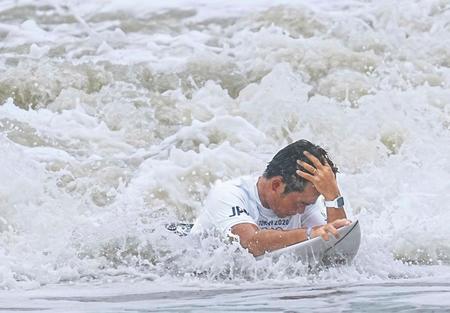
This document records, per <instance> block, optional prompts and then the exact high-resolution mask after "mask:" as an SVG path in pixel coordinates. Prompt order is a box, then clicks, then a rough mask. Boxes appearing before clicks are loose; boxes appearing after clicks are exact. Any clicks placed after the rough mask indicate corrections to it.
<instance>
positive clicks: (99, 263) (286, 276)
mask: <svg viewBox="0 0 450 313" xmlns="http://www.w3.org/2000/svg"><path fill="white" fill-rule="evenodd" d="M449 20H450V2H449V1H437V0H436V1H406V0H405V1H403V0H402V1H395V2H394V1H388V0H383V1H373V2H371V1H351V0H348V1H337V2H327V1H301V2H292V1H277V2H274V1H259V2H239V1H227V3H226V4H221V3H219V2H215V1H213V2H209V1H197V2H194V1H173V2H169V3H168V4H166V5H155V4H152V3H151V2H147V1H138V0H135V1H119V0H112V1H98V2H92V3H88V2H86V1H76V0H68V1H50V0H48V1H47V0H43V1H31V0H24V1H13V0H3V1H0V73H1V75H0V152H1V155H0V160H1V166H0V288H2V289H19V290H22V289H23V288H25V289H36V288H41V287H42V286H44V285H48V284H61V285H63V284H67V283H71V284H75V285H77V284H86V283H87V284H92V283H96V282H102V283H105V282H112V283H114V282H121V283H124V282H125V285H126V284H127V282H129V284H130V285H131V284H132V283H133V282H145V281H150V282H154V283H158V282H162V281H171V282H172V283H173V284H174V285H177V284H178V285H180V286H181V285H182V284H186V283H191V284H194V285H195V286H198V285H200V286H203V287H206V286H215V284H223V285H226V286H233V285H235V284H249V283H251V284H252V286H265V284H266V283H267V281H276V282H278V283H289V282H294V281H295V283H296V284H299V283H300V284H303V285H311V284H312V285H313V286H314V284H323V285H327V284H335V283H336V281H338V282H345V283H354V282H360V281H377V282H382V283H385V282H390V281H395V280H396V279H419V280H420V279H425V280H427V281H431V282H433V281H435V280H437V279H438V278H442V277H443V276H445V275H446V277H448V275H449V269H450V268H449V264H450V227H449V224H450V205H449V204H450V192H449V190H450V179H449V178H450V177H449V173H450V158H449V157H448V156H449V155H450V88H449V87H450V24H449V23H448V21H449ZM301 138H305V139H308V140H310V141H312V142H314V143H317V144H319V145H321V146H323V147H325V148H326V149H327V150H328V151H329V152H330V154H331V157H332V159H333V160H334V161H335V163H336V164H337V165H338V167H339V169H340V172H341V173H340V174H339V176H338V177H339V181H340V184H341V185H342V186H343V189H345V192H346V194H347V196H348V199H349V200H350V202H351V204H352V211H351V212H350V213H351V215H352V218H354V219H358V220H359V222H360V224H361V228H362V243H361V248H360V251H359V254H358V255H357V257H356V259H355V260H354V262H353V264H352V265H350V266H347V267H341V268H332V269H328V270H325V271H322V272H319V273H314V274H311V273H310V272H309V271H308V268H307V266H305V265H303V264H298V263H292V262H291V260H290V259H289V257H286V258H281V259H280V260H279V261H278V262H276V263H274V264H272V263H270V261H268V260H264V261H261V262H257V261H255V259H254V258H253V257H252V256H250V255H249V254H248V253H247V252H246V251H245V250H243V249H242V248H240V246H239V245H238V244H231V245H225V244H223V243H222V242H221V241H220V239H219V238H216V237H214V236H211V237H208V238H205V239H204V240H202V241H201V242H199V241H196V240H194V239H192V238H189V237H185V238H179V237H178V236H176V235H174V234H172V233H168V232H167V231H165V227H164V225H165V224H167V223H171V222H174V221H186V222H192V221H193V220H194V219H195V218H196V216H197V215H198V214H199V212H200V210H201V208H202V203H203V201H204V199H205V197H206V195H207V193H208V190H209V189H210V188H211V186H212V185H213V184H214V183H215V182H216V181H218V180H222V181H224V180H228V179H230V178H233V177H237V176H240V175H249V174H258V173H261V172H262V171H263V170H264V168H265V165H266V164H267V162H268V161H269V160H270V158H271V157H272V156H273V154H274V153H275V152H276V151H278V150H279V149H280V148H282V147H284V146H285V145H287V144H288V143H291V142H292V141H294V140H298V139H301ZM127 288H128V287H124V289H125V290H126V289H127ZM205 297H207V295H205ZM411 301H412V300H411Z"/></svg>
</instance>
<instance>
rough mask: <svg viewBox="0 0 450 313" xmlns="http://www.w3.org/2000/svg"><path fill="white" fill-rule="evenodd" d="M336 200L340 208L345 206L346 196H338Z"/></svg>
mask: <svg viewBox="0 0 450 313" xmlns="http://www.w3.org/2000/svg"><path fill="white" fill-rule="evenodd" d="M336 202H337V207H338V208H343V207H344V198H343V197H339V198H337V199H336Z"/></svg>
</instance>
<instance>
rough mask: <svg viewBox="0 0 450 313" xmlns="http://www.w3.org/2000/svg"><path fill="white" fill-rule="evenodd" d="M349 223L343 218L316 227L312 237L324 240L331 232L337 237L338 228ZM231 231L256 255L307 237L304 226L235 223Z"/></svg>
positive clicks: (312, 231)
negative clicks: (261, 226) (287, 227)
mask: <svg viewBox="0 0 450 313" xmlns="http://www.w3.org/2000/svg"><path fill="white" fill-rule="evenodd" d="M348 224H349V221H347V220H346V219H342V220H336V221H334V222H333V223H328V224H326V225H322V226H317V227H314V228H313V229H312V230H311V238H315V237H318V236H322V238H323V239H324V240H328V239H329V234H332V235H333V236H336V237H337V236H339V234H338V232H337V230H336V229H337V228H340V227H342V226H346V225H348ZM231 232H232V233H233V234H235V235H237V236H239V240H240V243H241V245H242V246H243V247H244V248H247V249H248V251H249V252H250V253H251V254H253V255H254V256H259V255H262V254H264V253H266V252H270V251H274V250H278V249H281V248H285V247H288V246H290V245H293V244H296V243H298V242H302V241H305V240H306V239H307V235H306V229H303V228H297V229H290V230H275V229H259V228H258V226H256V225H254V224H250V223H241V224H237V225H234V226H233V227H232V228H231Z"/></svg>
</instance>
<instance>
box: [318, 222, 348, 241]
mask: <svg viewBox="0 0 450 313" xmlns="http://www.w3.org/2000/svg"><path fill="white" fill-rule="evenodd" d="M351 223H352V222H351V221H349V220H348V219H345V218H342V219H339V220H335V221H334V222H332V223H328V224H325V225H322V226H316V227H313V229H312V230H311V238H315V237H319V236H322V238H323V240H329V239H330V234H332V235H333V236H334V237H336V238H339V233H338V231H337V230H338V229H339V228H341V227H344V226H348V225H350V224H351Z"/></svg>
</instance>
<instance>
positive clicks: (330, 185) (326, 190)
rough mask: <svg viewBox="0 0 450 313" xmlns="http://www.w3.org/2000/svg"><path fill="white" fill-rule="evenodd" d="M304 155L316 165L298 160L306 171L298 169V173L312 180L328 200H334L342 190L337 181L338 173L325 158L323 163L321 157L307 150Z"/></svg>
mask: <svg viewBox="0 0 450 313" xmlns="http://www.w3.org/2000/svg"><path fill="white" fill-rule="evenodd" d="M304 155H305V156H306V157H307V158H308V159H309V160H310V161H311V162H312V164H313V165H314V166H312V165H310V164H308V163H306V162H303V161H301V160H297V164H298V165H300V166H301V167H302V168H303V169H305V171H301V170H297V172H296V173H297V175H298V176H300V177H303V178H304V179H306V180H307V181H309V182H311V183H312V184H313V185H314V187H316V189H317V191H318V192H320V193H321V194H322V195H323V196H324V198H325V200H326V201H333V200H334V199H336V198H337V197H339V196H340V192H339V187H338V185H337V181H336V175H335V174H334V172H333V169H332V168H331V166H330V165H329V164H328V162H327V161H326V160H325V164H322V163H321V162H320V161H319V159H317V158H316V157H315V156H314V155H312V154H311V153H309V152H307V151H305V152H304Z"/></svg>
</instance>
